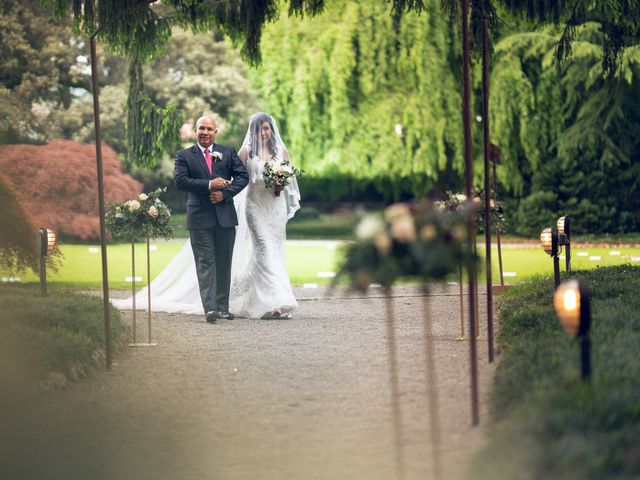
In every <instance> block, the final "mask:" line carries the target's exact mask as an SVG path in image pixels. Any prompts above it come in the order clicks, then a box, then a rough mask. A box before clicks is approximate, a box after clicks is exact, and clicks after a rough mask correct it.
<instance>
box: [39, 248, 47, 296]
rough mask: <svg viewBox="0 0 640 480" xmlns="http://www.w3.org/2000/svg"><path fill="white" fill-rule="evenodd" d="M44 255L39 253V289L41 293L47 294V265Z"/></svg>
mask: <svg viewBox="0 0 640 480" xmlns="http://www.w3.org/2000/svg"><path fill="white" fill-rule="evenodd" d="M45 262H46V257H43V256H42V255H40V291H41V293H42V295H46V294H47V266H46V265H45Z"/></svg>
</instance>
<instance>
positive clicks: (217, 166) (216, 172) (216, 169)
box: [211, 143, 224, 176]
mask: <svg viewBox="0 0 640 480" xmlns="http://www.w3.org/2000/svg"><path fill="white" fill-rule="evenodd" d="M212 150H213V151H214V152H220V154H221V155H222V158H221V159H220V160H218V161H217V162H216V158H215V157H213V156H212V158H211V161H212V162H213V175H214V176H222V175H221V173H220V172H221V171H222V170H224V169H223V168H222V164H223V161H224V153H222V150H221V149H220V148H218V144H216V143H214V144H213V148H212Z"/></svg>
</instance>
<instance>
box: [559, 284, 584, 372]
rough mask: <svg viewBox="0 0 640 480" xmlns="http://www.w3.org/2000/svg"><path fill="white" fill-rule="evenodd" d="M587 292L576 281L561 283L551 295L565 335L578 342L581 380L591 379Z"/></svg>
mask: <svg viewBox="0 0 640 480" xmlns="http://www.w3.org/2000/svg"><path fill="white" fill-rule="evenodd" d="M589 296H590V295H589V290H588V289H587V287H586V286H585V285H583V284H582V283H580V282H579V281H578V280H575V279H573V280H568V281H566V282H563V283H562V284H561V285H560V286H559V287H558V288H556V291H555V293H554V295H553V306H554V308H555V310H556V315H557V316H558V319H559V320H560V324H561V325H562V328H563V329H564V331H565V333H566V334H567V335H571V336H572V337H576V338H577V339H578V340H579V341H580V350H581V356H582V379H583V380H586V381H588V380H589V379H590V378H591V340H590V338H589V329H590V327H591V307H590V302H589Z"/></svg>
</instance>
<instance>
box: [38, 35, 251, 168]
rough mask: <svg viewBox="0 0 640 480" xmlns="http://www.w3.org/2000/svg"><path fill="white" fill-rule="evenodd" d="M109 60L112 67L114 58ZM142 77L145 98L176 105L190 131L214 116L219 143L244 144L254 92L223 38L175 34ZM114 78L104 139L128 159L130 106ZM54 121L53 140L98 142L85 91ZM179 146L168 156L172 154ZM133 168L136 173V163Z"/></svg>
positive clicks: (104, 113) (107, 92)
mask: <svg viewBox="0 0 640 480" xmlns="http://www.w3.org/2000/svg"><path fill="white" fill-rule="evenodd" d="M106 58H108V59H110V61H111V62H112V63H114V59H113V57H111V56H107V57H106ZM203 59H205V60H204V61H203ZM143 72H144V75H145V77H146V78H148V81H147V83H146V87H145V88H146V91H147V94H148V95H149V97H150V98H151V99H153V101H154V102H156V103H158V104H161V105H167V104H168V103H170V102H171V103H173V104H174V105H176V107H177V108H178V109H179V110H180V111H182V112H184V114H185V116H186V118H187V119H188V121H189V122H190V123H191V125H192V126H195V120H196V119H197V118H198V117H199V116H200V115H202V114H203V113H207V112H213V113H215V114H216V115H217V116H218V118H219V120H220V121H219V128H220V136H219V138H220V139H221V140H222V141H223V142H226V143H228V144H230V145H236V146H239V145H240V144H241V143H242V140H243V138H244V133H245V130H246V123H247V120H248V118H249V116H250V115H251V114H252V113H254V112H255V111H257V108H258V107H257V100H256V93H255V92H254V90H253V89H252V88H251V86H250V84H249V81H248V79H247V72H246V68H245V66H244V65H243V63H242V61H241V60H240V57H239V55H238V54H237V53H236V52H235V51H234V50H232V49H231V48H229V45H228V43H227V42H226V41H225V40H224V38H222V35H221V34H220V33H215V32H214V33H211V34H210V33H207V34H201V35H194V34H192V33H189V32H186V31H183V30H180V29H175V30H174V31H173V34H172V42H171V43H170V44H168V45H167V47H166V50H165V52H164V54H163V55H162V56H158V57H157V58H155V59H154V60H152V61H150V62H149V63H148V64H145V65H144V66H143ZM111 77H112V78H113V79H114V80H117V82H115V83H110V84H108V85H106V86H105V87H103V88H102V89H101V91H100V96H101V102H100V104H101V117H100V123H101V129H102V137H103V140H104V142H105V143H107V144H108V145H109V146H110V147H112V148H113V149H114V150H115V151H116V152H117V153H118V155H119V156H120V158H122V159H126V158H127V145H126V131H125V124H126V119H127V115H126V112H125V111H124V110H123V107H124V105H125V104H126V101H127V84H126V78H124V77H122V76H120V77H118V78H115V76H114V75H111ZM50 120H51V123H52V128H51V130H50V135H49V137H50V138H67V139H71V140H77V141H79V142H83V143H88V142H91V141H93V140H94V138H95V137H94V136H95V132H94V123H93V99H92V98H91V96H90V95H89V92H86V91H85V92H84V95H83V96H82V97H80V98H77V99H75V100H74V101H73V102H72V104H71V106H70V108H68V109H66V110H65V109H61V110H59V111H57V112H53V113H52V115H51V117H50ZM179 140H182V141H184V140H186V139H184V138H183V139H179ZM179 145H180V144H179V143H178V144H177V145H176V148H174V150H173V151H170V154H171V155H172V154H173V153H175V150H176V149H177V147H178V146H179ZM159 163H163V162H162V161H160V162H159ZM129 167H130V168H131V169H132V170H133V171H136V170H137V169H136V165H135V164H133V165H129Z"/></svg>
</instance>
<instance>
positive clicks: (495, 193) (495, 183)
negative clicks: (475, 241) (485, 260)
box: [493, 162, 504, 287]
mask: <svg viewBox="0 0 640 480" xmlns="http://www.w3.org/2000/svg"><path fill="white" fill-rule="evenodd" d="M493 202H494V203H495V204H496V205H497V204H498V177H497V175H496V164H495V162H493ZM496 243H497V244H498V266H499V267H500V286H501V287H504V274H503V272H502V245H501V243H500V225H496Z"/></svg>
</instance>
